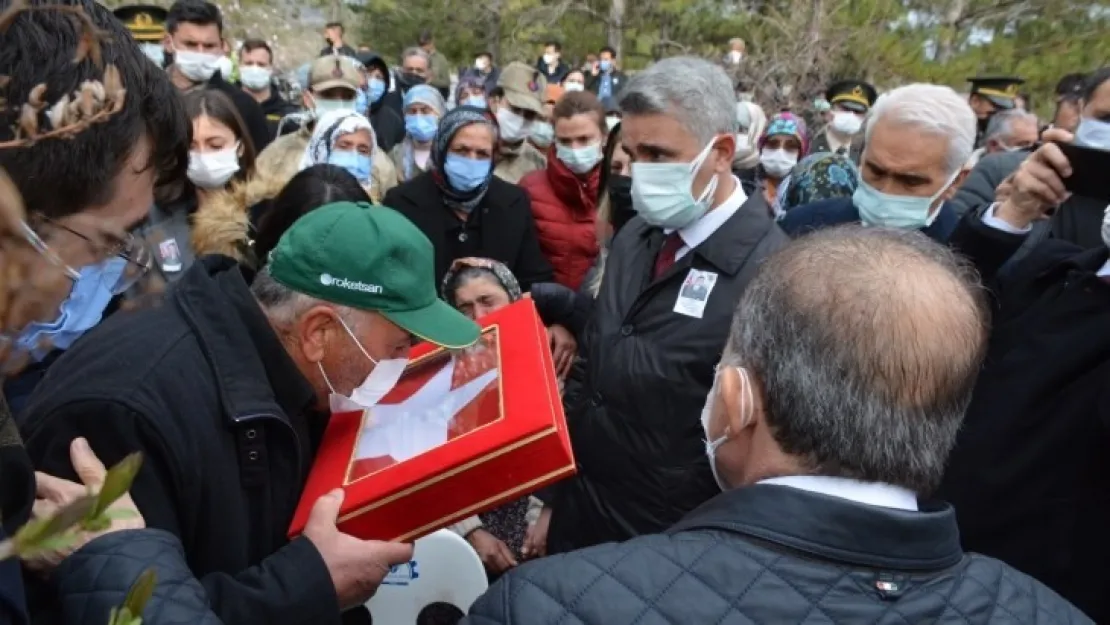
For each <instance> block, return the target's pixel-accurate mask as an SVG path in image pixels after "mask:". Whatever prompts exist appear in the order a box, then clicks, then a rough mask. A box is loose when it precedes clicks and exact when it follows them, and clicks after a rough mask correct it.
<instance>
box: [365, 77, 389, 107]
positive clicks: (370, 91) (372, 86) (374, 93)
mask: <svg viewBox="0 0 1110 625" xmlns="http://www.w3.org/2000/svg"><path fill="white" fill-rule="evenodd" d="M366 95H367V96H369V98H370V104H377V103H378V100H381V99H382V96H383V95H385V81H384V80H382V79H381V78H371V79H370V80H369V81H368V82H367V83H366Z"/></svg>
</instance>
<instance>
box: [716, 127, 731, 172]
mask: <svg viewBox="0 0 1110 625" xmlns="http://www.w3.org/2000/svg"><path fill="white" fill-rule="evenodd" d="M715 141H716V144H715V145H714V146H713V151H714V153H716V154H717V166H716V167H715V168H714V169H715V170H716V172H717V173H719V174H723V173H728V172H731V171H732V158H733V156H735V155H736V135H735V134H731V133H730V134H727V135H718V136H717V138H716V139H715Z"/></svg>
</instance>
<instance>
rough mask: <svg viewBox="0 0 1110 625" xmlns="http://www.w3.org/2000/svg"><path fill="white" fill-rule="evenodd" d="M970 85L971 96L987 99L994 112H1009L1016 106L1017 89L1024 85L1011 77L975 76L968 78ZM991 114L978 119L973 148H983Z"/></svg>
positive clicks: (1019, 79) (1022, 81)
mask: <svg viewBox="0 0 1110 625" xmlns="http://www.w3.org/2000/svg"><path fill="white" fill-rule="evenodd" d="M967 81H968V82H970V83H971V95H972V96H978V97H980V98H985V99H987V100H988V101H989V102H990V103H991V104H993V105H994V106H995V110H996V111H997V110H1010V109H1012V108H1014V106H1015V105H1016V103H1015V99H1016V98H1017V96H1018V87H1019V86H1020V85H1022V84H1024V83H1025V80H1024V79H1022V78H1015V77H1012V76H976V77H975V78H968V79H967ZM993 115H994V112H991V113H990V114H989V115H987V116H986V117H980V118H979V125H978V130H977V132H976V134H975V147H976V148H981V147H983V142H984V141H985V140H986V134H987V124H989V123H990V120H991V116H993Z"/></svg>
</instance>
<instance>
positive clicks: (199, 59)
mask: <svg viewBox="0 0 1110 625" xmlns="http://www.w3.org/2000/svg"><path fill="white" fill-rule="evenodd" d="M222 58H224V57H222V56H220V55H219V54H205V53H203V52H193V51H192V50H178V49H176V48H174V52H173V64H174V67H176V68H177V71H179V72H181V75H182V76H184V77H186V78H188V79H189V80H191V81H193V82H206V81H208V80H209V79H210V78H212V75H213V74H215V73H216V70H218V69H219V68H220V59H222Z"/></svg>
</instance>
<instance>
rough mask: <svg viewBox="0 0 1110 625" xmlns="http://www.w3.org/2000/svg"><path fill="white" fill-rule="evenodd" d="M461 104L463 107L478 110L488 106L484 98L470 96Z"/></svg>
mask: <svg viewBox="0 0 1110 625" xmlns="http://www.w3.org/2000/svg"><path fill="white" fill-rule="evenodd" d="M463 104H464V105H465V106H473V107H477V108H480V109H484V108H486V107H487V106H489V103H487V102H486V98H485V96H480V95H472V96H470V97H469V98H467V99H465V100H463Z"/></svg>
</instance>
